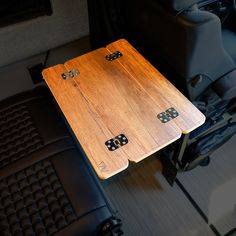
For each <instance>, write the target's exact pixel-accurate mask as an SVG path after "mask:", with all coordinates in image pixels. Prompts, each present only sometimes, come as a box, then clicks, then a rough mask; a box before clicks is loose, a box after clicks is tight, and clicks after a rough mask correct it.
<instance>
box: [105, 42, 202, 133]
mask: <svg viewBox="0 0 236 236" xmlns="http://www.w3.org/2000/svg"><path fill="white" fill-rule="evenodd" d="M107 49H108V50H109V51H110V52H111V53H112V52H114V51H117V50H119V51H120V52H122V54H123V55H124V56H123V57H121V58H119V59H118V60H119V62H120V63H121V64H122V65H123V67H124V68H125V69H126V70H127V71H128V72H129V73H130V74H131V75H132V76H133V77H134V79H135V80H136V81H137V82H138V83H140V84H141V86H143V88H144V89H146V90H147V92H148V93H149V95H150V96H151V97H152V98H153V100H155V101H156V102H158V103H159V104H161V105H162V108H163V111H165V110H166V109H168V108H170V107H174V108H175V109H176V110H177V111H178V112H179V114H180V116H178V117H177V118H176V119H174V120H173V121H174V122H175V123H176V125H177V126H178V127H179V128H180V129H181V131H182V133H184V134H187V133H190V132H191V131H192V130H194V129H196V128H197V127H199V126H200V125H202V124H203V123H204V122H205V116H204V115H203V114H202V113H201V112H200V111H199V110H198V109H197V108H196V107H195V106H194V105H193V104H192V103H191V102H190V101H189V100H188V99H187V98H186V97H185V96H184V95H183V94H182V93H181V92H180V91H179V90H178V89H176V88H175V87H174V86H173V85H172V84H171V83H170V82H169V81H168V80H167V79H166V78H165V77H164V76H163V75H162V74H161V73H160V72H159V71H157V70H156V69H155V68H154V67H153V66H152V65H151V64H150V63H149V62H148V61H147V60H146V59H145V58H144V57H143V56H142V55H141V54H139V53H138V52H137V51H136V50H135V49H134V48H133V47H132V46H131V45H130V44H129V43H128V42H127V41H126V40H123V39H121V40H118V41H116V42H114V43H112V44H110V45H108V46H107ZM137 68H139V69H138V70H137Z"/></svg>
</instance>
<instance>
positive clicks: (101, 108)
mask: <svg viewBox="0 0 236 236" xmlns="http://www.w3.org/2000/svg"><path fill="white" fill-rule="evenodd" d="M117 50H119V51H121V53H122V54H123V56H122V57H121V58H119V59H116V60H114V61H108V60H106V59H105V56H106V55H108V54H110V53H111V52H113V51H117ZM74 69H77V70H79V72H80V74H79V75H78V76H76V77H74V78H69V79H67V80H64V79H63V78H62V73H64V72H68V71H72V70H74ZM43 77H44V79H45V81H46V83H47V84H48V86H49V88H50V90H51V91H52V93H53V95H54V97H55V99H56V101H57V102H58V104H59V106H60V108H61V110H62V112H63V113H64V115H65V117H66V119H67V121H68V123H69V125H70V126H71V128H72V130H73V132H74V134H75V136H76V137H77V139H78V141H79V142H80V144H81V146H82V148H83V150H84V151H85V153H86V155H87V157H88V158H89V160H90V162H91V164H92V166H93V167H94V169H95V171H96V172H97V174H98V175H99V177H100V178H102V179H106V178H109V177H110V176H112V175H114V174H116V173H118V172H120V171H122V170H124V169H125V168H127V166H128V160H131V161H134V162H138V161H140V160H142V159H144V158H146V157H147V156H149V155H151V154H152V153H154V152H156V151H158V150H160V149H161V148H163V147H165V146H167V145H168V144H170V143H172V142H174V141H175V140H177V139H178V138H180V136H181V133H182V132H186V133H187V132H189V131H190V130H192V129H194V128H196V127H197V126H199V125H200V124H201V123H202V122H203V121H204V119H203V118H204V116H203V115H202V114H201V113H200V112H199V111H198V110H197V109H196V108H195V107H194V106H193V105H192V104H191V103H190V102H189V101H188V100H187V99H186V98H185V97H184V96H183V95H182V94H181V93H180V92H179V91H178V90H177V89H175V87H174V86H173V85H171V84H170V83H169V82H168V81H167V80H166V79H165V78H164V77H163V76H162V75H161V74H160V73H159V72H158V71H156V69H155V68H154V67H152V66H151V65H150V64H149V63H148V62H147V61H146V60H145V59H144V58H143V57H142V56H140V55H139V54H138V53H137V52H136V51H135V50H134V49H133V48H132V47H131V46H130V45H129V44H128V43H127V42H126V41H125V40H119V41H117V42H115V43H113V44H111V45H109V46H108V47H107V48H101V49H98V50H95V51H92V52H90V53H87V54H85V55H83V56H80V57H77V58H74V59H72V60H70V61H68V62H66V63H65V64H64V65H57V66H54V67H51V68H48V69H46V70H44V71H43ZM173 98H174V99H173ZM170 107H174V108H175V109H176V110H177V111H178V112H179V117H177V118H175V119H173V120H171V121H169V122H168V123H165V124H164V123H162V122H160V120H158V118H157V115H158V114H159V113H161V112H163V111H165V110H166V109H168V108H170ZM189 112H190V114H189ZM119 134H124V135H125V136H126V137H127V138H128V140H129V142H128V144H126V145H124V146H122V147H120V148H118V149H116V150H115V151H109V150H108V148H107V147H106V145H105V142H106V141H107V140H109V139H111V138H114V137H116V136H118V135H119Z"/></svg>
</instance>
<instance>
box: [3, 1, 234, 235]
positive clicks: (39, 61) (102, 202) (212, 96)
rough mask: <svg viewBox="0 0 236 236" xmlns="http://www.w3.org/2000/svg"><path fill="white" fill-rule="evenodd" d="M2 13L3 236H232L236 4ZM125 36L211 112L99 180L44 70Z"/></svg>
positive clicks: (23, 6)
mask: <svg viewBox="0 0 236 236" xmlns="http://www.w3.org/2000/svg"><path fill="white" fill-rule="evenodd" d="M0 12H1V14H0V52H1V54H0V72H1V73H0V74H1V76H0V235H1V236H50V235H53V236H54V235H55V236H96V235H98V236H119V235H127V236H136V235H140V236H147V235H148V236H151V235H153V236H166V235H167V236H236V135H235V134H236V2H235V0H145V1H141V0H136V1H134V0H128V1H124V0H119V1H118V0H99V1H95V0H87V1H86V0H70V1H63V0H33V1H32V0H7V1H6V0H2V1H1V7H0ZM120 39H125V40H127V41H128V42H129V43H130V44H131V45H132V46H133V47H134V48H135V49H136V50H137V52H138V53H140V54H141V55H142V56H143V57H144V58H146V60H148V61H149V62H150V63H151V64H152V65H153V66H154V67H155V68H156V70H158V71H159V72H160V73H161V74H162V75H163V76H164V77H165V78H167V79H168V80H169V81H170V82H171V83H172V84H173V85H174V86H175V87H176V88H177V89H178V90H179V91H180V92H181V93H182V94H183V95H184V96H185V97H186V98H187V99H188V100H189V101H190V102H191V104H192V105H193V106H195V107H196V108H197V109H198V110H199V111H200V112H201V113H202V114H204V116H205V118H206V120H205V122H204V124H202V125H201V126H199V127H198V128H196V129H194V130H193V131H192V132H191V133H190V134H188V135H185V136H184V138H183V139H181V141H175V142H173V143H171V144H169V145H168V146H166V147H164V148H162V149H161V150H159V151H158V152H155V153H153V154H152V155H150V156H149V157H148V158H145V159H144V160H142V161H140V162H138V163H133V162H129V166H128V168H127V169H125V170H123V171H122V172H120V173H117V174H115V175H114V176H112V177H110V178H107V179H100V178H99V176H98V175H97V174H96V173H95V171H94V168H93V167H92V165H91V163H90V162H89V160H88V158H87V155H88V154H87V153H85V152H84V150H83V147H82V146H81V144H80V142H79V140H78V139H77V138H76V136H75V135H74V133H73V129H72V128H71V127H70V125H69V124H68V122H67V118H66V117H65V116H64V114H63V112H62V111H61V109H60V104H58V103H57V101H56V99H55V98H54V94H53V92H52V91H51V90H50V89H49V88H48V85H47V84H46V83H45V81H44V78H43V75H42V72H43V71H44V70H45V69H46V68H50V67H52V66H55V65H59V64H63V63H65V62H66V61H69V60H71V59H73V58H77V57H81V56H82V55H87V53H90V52H92V51H94V50H99V49H100V48H104V47H106V46H107V45H109V44H111V43H112V42H115V41H117V40H120ZM116 56H117V55H116ZM120 56H121V55H120ZM118 57H119V55H118ZM115 59H116V58H115ZM131 60H132V58H131ZM87 63H88V64H89V63H90V62H89V61H87ZM138 69H139V68H135V70H137V71H138ZM104 70H106V68H105V69H104ZM91 71H92V68H91ZM147 71H148V69H147ZM88 73H89V72H88ZM91 73H92V72H91ZM101 78H102V76H101ZM52 79H53V78H52ZM101 83H102V79H101ZM151 89H152V88H151V87H150V90H151ZM95 90H96V87H94V91H95ZM100 99H101V100H102V99H103V98H102V97H100ZM142 99H145V98H144V97H142V96H141V97H140V100H142ZM170 100H175V98H174V97H172V98H170ZM98 102H99V99H98ZM77 105H78V106H80V104H77ZM189 115H191V114H189ZM78 116H80V117H85V113H84V114H83V110H82V112H80V114H78ZM78 127H80V124H78ZM78 130H79V132H81V134H84V135H86V134H85V132H84V131H83V128H81V129H80V128H78ZM90 133H91V134H94V135H96V134H95V131H94V130H92V129H91V130H90ZM114 135H117V134H114ZM156 135H157V136H158V133H156ZM181 142H182V143H181ZM88 145H94V144H93V140H91V144H88ZM118 146H119V145H118ZM176 153H178V156H177V157H178V158H179V159H178V158H177V159H174V158H175V155H176ZM180 157H181V158H180ZM180 159H181V161H180Z"/></svg>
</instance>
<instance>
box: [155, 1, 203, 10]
mask: <svg viewBox="0 0 236 236" xmlns="http://www.w3.org/2000/svg"><path fill="white" fill-rule="evenodd" d="M157 2H160V3H162V4H163V5H166V6H167V7H169V8H171V9H173V10H174V11H177V12H179V11H182V10H186V9H188V8H189V7H191V6H193V5H194V4H196V3H198V2H201V0H157Z"/></svg>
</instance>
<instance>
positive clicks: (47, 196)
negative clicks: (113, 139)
mask: <svg viewBox="0 0 236 236" xmlns="http://www.w3.org/2000/svg"><path fill="white" fill-rule="evenodd" d="M0 122H1V123H0V124H1V126H0V137H1V139H0V235H1V236H11V235H12V236H13V235H14V236H15V235H24V236H29V235H35V236H49V235H56V236H59V235H60V236H80V235H81V236H86V235H96V234H97V233H98V230H99V229H100V227H101V226H102V224H103V223H104V222H105V221H106V220H108V219H110V218H111V217H112V209H111V207H110V205H109V203H108V201H107V199H106V197H105V195H104V193H103V191H102V189H101V187H100V185H99V183H98V180H97V179H96V178H95V176H94V174H93V173H92V170H91V169H90V168H89V166H88V165H87V163H86V162H85V160H84V157H83V154H82V153H81V152H80V151H79V150H78V149H77V148H76V147H75V144H74V143H73V141H72V140H71V137H70V135H69V133H68V132H67V130H66V128H65V126H64V123H63V121H62V120H61V118H60V116H59V114H58V112H57V110H56V109H55V108H54V105H53V103H52V102H51V99H50V97H49V96H48V95H47V92H45V91H44V89H37V90H35V91H34V92H29V93H24V94H20V95H17V96H14V97H12V98H10V99H7V100H5V101H2V102H1V103H0Z"/></svg>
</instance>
